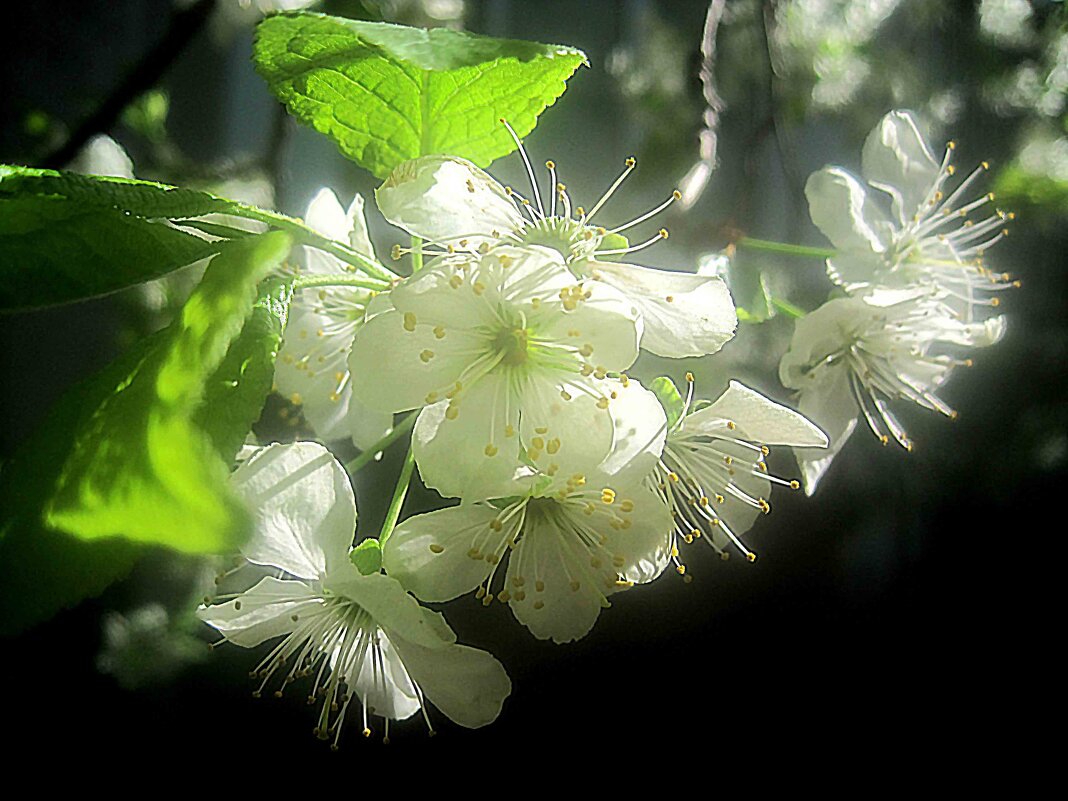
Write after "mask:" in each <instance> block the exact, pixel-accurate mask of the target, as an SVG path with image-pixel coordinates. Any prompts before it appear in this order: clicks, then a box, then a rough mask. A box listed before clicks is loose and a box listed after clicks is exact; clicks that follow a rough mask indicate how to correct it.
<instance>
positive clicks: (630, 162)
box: [623, 156, 638, 169]
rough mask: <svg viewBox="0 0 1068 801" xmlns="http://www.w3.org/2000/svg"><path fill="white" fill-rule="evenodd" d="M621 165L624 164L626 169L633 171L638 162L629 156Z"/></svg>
mask: <svg viewBox="0 0 1068 801" xmlns="http://www.w3.org/2000/svg"><path fill="white" fill-rule="evenodd" d="M623 163H624V164H626V165H627V167H628V168H630V169H634V168H635V167H636V166H637V164H638V160H637V159H635V158H634V156H629V157H628V158H627V160H626V161H624V162H623Z"/></svg>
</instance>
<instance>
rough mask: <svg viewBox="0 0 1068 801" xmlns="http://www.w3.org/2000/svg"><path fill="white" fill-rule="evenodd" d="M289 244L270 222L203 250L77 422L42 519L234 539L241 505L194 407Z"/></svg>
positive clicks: (118, 530) (117, 531)
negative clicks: (147, 336)
mask: <svg viewBox="0 0 1068 801" xmlns="http://www.w3.org/2000/svg"><path fill="white" fill-rule="evenodd" d="M289 245H290V240H289V238H288V237H287V236H286V235H284V234H281V233H276V234H266V235H264V236H261V237H256V238H254V239H247V240H241V241H239V242H234V243H230V244H227V245H226V246H225V248H224V250H223V251H222V252H221V253H220V254H219V256H217V257H216V258H215V259H214V260H213V261H212V262H211V264H210V265H209V266H208V269H207V271H206V272H205V274H204V279H203V280H202V281H201V284H200V286H199V287H198V288H197V290H196V291H195V292H194V293H193V295H192V296H191V297H190V298H189V300H188V301H187V302H186V304H185V306H184V307H183V309H182V312H181V315H180V316H179V317H178V318H177V319H176V320H175V321H174V323H173V324H172V325H171V327H170V328H169V329H167V336H166V338H165V340H164V342H163V343H161V345H160V347H158V348H156V349H155V350H153V351H152V352H151V353H150V354H148V355H147V356H146V357H145V359H144V360H143V361H142V362H141V364H140V365H139V366H138V369H137V370H136V371H135V372H134V373H133V374H132V375H131V376H130V378H129V380H128V381H127V382H125V383H124V384H123V385H121V386H120V387H119V388H118V389H117V391H116V392H115V393H114V394H112V395H110V396H109V397H107V398H106V399H105V400H104V402H103V403H102V404H101V405H100V406H99V407H98V408H97V409H96V411H95V412H94V413H93V414H92V416H91V417H90V418H89V419H88V420H87V421H86V423H85V425H84V426H82V428H81V429H80V431H79V433H78V436H77V438H76V441H75V444H74V448H73V450H72V452H71V454H70V456H69V458H68V459H67V460H66V465H65V467H64V470H63V474H62V475H61V476H60V479H59V482H58V487H57V491H56V493H55V495H54V497H53V498H52V501H51V503H50V505H49V507H48V509H47V510H46V517H45V520H46V522H47V523H48V524H49V525H50V526H53V527H55V528H59V529H62V530H63V531H66V532H69V533H71V534H74V535H75V536H77V537H80V538H82V539H85V540H96V539H100V538H106V537H113V536H122V537H125V538H127V539H130V540H135V541H139V542H151V543H159V544H162V545H167V546H169V547H172V548H175V549H178V550H181V551H189V552H213V551H222V550H228V549H233V548H235V547H236V546H237V545H239V544H240V541H241V539H242V538H243V537H244V536H245V535H246V534H247V529H248V515H247V512H246V511H245V509H244V507H243V506H242V505H241V504H240V503H239V502H238V500H237V499H236V497H234V496H233V495H232V494H231V493H230V491H229V485H228V482H227V476H228V464H227V463H226V462H225V461H224V460H223V459H222V458H220V456H219V455H218V452H217V450H216V447H215V445H214V444H213V442H212V440H211V439H210V438H209V437H208V435H207V434H206V433H205V432H203V431H202V430H200V429H199V428H198V427H197V425H196V424H195V423H194V422H193V415H194V413H195V410H196V409H197V407H198V406H199V405H200V403H201V401H202V400H203V398H204V395H205V382H206V381H207V380H208V378H209V376H211V375H212V374H214V373H215V371H216V368H217V367H218V366H219V364H220V363H221V362H222V360H223V357H224V356H225V354H226V352H227V349H228V348H229V346H230V343H231V341H232V340H233V339H234V338H235V337H236V336H237V334H238V332H239V331H240V330H241V328H242V326H243V324H244V322H245V320H246V318H247V317H248V316H249V313H250V311H251V309H252V305H253V302H254V300H255V297H256V283H257V282H258V281H259V280H260V278H262V277H263V276H264V274H266V273H267V272H268V271H270V270H271V269H273V268H275V267H277V266H278V264H279V263H280V262H281V260H282V259H283V258H284V257H285V256H286V254H287V253H288V250H289Z"/></svg>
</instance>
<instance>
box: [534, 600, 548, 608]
mask: <svg viewBox="0 0 1068 801" xmlns="http://www.w3.org/2000/svg"><path fill="white" fill-rule="evenodd" d="M544 606H545V601H535V602H534V608H535V609H541V608H543V607H544Z"/></svg>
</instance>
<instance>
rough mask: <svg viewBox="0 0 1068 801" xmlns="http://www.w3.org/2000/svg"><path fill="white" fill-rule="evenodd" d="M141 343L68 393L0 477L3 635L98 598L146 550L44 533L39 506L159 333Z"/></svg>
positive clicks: (0, 627) (117, 541)
mask: <svg viewBox="0 0 1068 801" xmlns="http://www.w3.org/2000/svg"><path fill="white" fill-rule="evenodd" d="M162 333H163V332H161V333H160V334H157V335H155V336H153V337H149V338H147V339H144V340H141V341H140V342H139V343H138V344H137V345H136V346H135V347H134V348H131V349H130V350H129V351H127V352H126V353H124V354H123V355H122V356H120V357H119V358H118V359H117V360H116V361H115V362H113V363H112V364H111V365H109V366H108V367H106V368H104V370H102V371H101V372H100V373H98V374H97V375H95V376H93V377H92V378H90V379H88V380H86V381H84V382H82V383H81V384H79V385H77V386H76V387H74V388H72V389H71V390H69V391H68V392H67V393H66V394H65V395H64V396H63V398H61V399H60V401H59V402H58V403H57V404H56V405H55V406H54V407H53V409H52V410H51V412H50V414H49V417H48V419H47V420H46V421H45V423H44V424H43V425H42V426H41V427H40V428H39V429H38V430H37V431H35V432H34V434H33V436H32V437H30V438H29V439H28V440H27V441H26V442H25V443H24V444H23V446H22V447H21V448H20V449H19V450H18V451H17V452H16V453H15V455H14V456H13V457H12V458H11V460H10V461H9V462H6V463H5V464H4V469H3V472H0V564H2V565H6V566H9V568H8V570H6V571H5V576H4V580H3V581H0V634H3V635H11V634H15V633H18V632H19V631H22V630H24V629H26V628H29V627H30V626H32V625H35V624H36V623H40V622H41V621H43V620H47V619H48V618H49V617H51V616H52V615H54V614H55V613H56V612H58V611H60V610H61V609H64V608H66V607H68V606H72V605H73V604H75V603H77V602H78V601H81V600H83V599H85V598H90V597H93V596H95V595H98V594H99V593H100V592H101V591H103V590H104V588H105V587H107V586H108V585H109V584H111V583H112V582H113V581H116V580H118V579H120V578H122V577H123V576H124V575H125V574H126V573H127V572H128V571H129V570H130V568H131V567H132V566H133V564H134V562H135V561H136V559H137V557H138V555H139V554H140V551H141V549H140V548H139V547H137V546H136V545H134V544H133V543H130V542H127V541H125V540H121V539H112V540H102V541H98V542H84V541H82V540H79V539H76V538H74V537H71V536H70V535H68V534H64V533H62V532H58V531H53V530H51V529H48V528H45V527H44V526H43V525H42V523H41V509H42V508H43V507H44V505H45V504H46V503H47V502H48V499H49V498H50V497H51V495H52V493H53V492H54V491H55V486H56V482H57V481H58V479H59V475H60V471H61V470H62V467H63V465H64V463H65V462H66V460H67V458H68V456H69V455H70V452H71V449H72V446H73V441H74V437H75V435H76V434H77V432H78V430H79V429H80V428H81V427H82V426H83V425H85V423H86V421H87V420H88V419H89V418H90V417H91V416H92V413H93V411H94V410H95V409H96V408H97V407H98V406H99V405H100V404H101V403H103V401H104V400H105V399H106V398H107V397H109V396H110V395H111V394H113V393H114V392H115V391H116V390H117V388H118V387H121V386H122V385H123V384H125V383H127V382H128V381H129V380H130V376H131V375H133V374H134V373H136V372H137V370H138V369H139V368H140V365H141V363H142V362H143V361H144V359H145V356H146V354H147V353H149V352H150V351H151V350H152V348H153V347H155V346H156V345H157V344H158V343H159V341H160V339H161V335H162Z"/></svg>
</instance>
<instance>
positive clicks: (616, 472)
mask: <svg viewBox="0 0 1068 801" xmlns="http://www.w3.org/2000/svg"><path fill="white" fill-rule="evenodd" d="M613 384H614V387H615V392H616V395H617V397H616V398H615V399H614V400H612V401H611V402H610V403H609V404H608V411H609V413H610V414H611V417H612V430H613V441H612V450H611V452H610V453H609V454H608V457H607V458H606V459H605V460H604V462H602V463H601V465H600V466H599V470H600V472H602V473H605V474H606V475H608V476H611V477H613V478H614V479H616V480H630V479H629V478H624V476H627V477H629V476H632V475H633V477H634V478H633V480H635V481H636V480H639V479H641V478H643V477H644V476H646V475H648V474H649V473H650V472H651V471H652V470H653V468H655V467H656V462H657V460H658V459H659V458H660V454H661V453H662V452H663V450H664V441H665V439H666V437H667V415H666V414H665V413H664V407H663V406H661V405H660V401H658V400H657V399H656V395H654V394H653V393H652V392H650V391H649V390H647V389H646V388H645V387H643V386H642V385H641V384H639V383H638V382H637V381H635V380H634V379H633V378H632V379H630V380H629V381H628V382H627V386H626V387H624V386H623V385H622V384H621V383H620V382H613Z"/></svg>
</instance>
